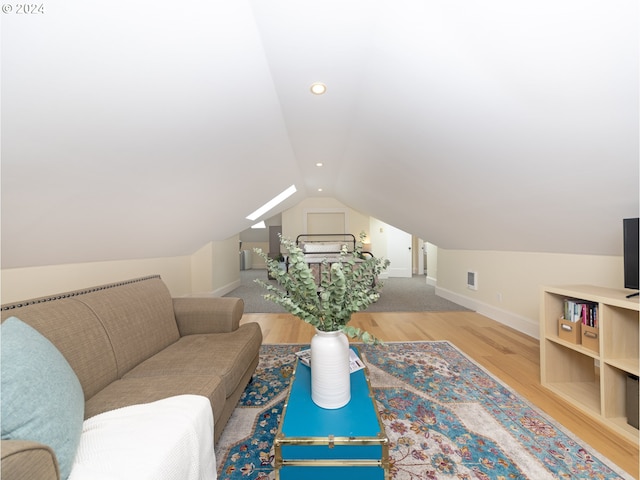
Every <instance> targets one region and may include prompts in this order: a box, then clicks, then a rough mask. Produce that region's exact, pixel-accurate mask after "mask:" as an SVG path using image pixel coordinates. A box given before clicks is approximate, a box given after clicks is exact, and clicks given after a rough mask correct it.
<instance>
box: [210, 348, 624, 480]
mask: <svg viewBox="0 0 640 480" xmlns="http://www.w3.org/2000/svg"><path fill="white" fill-rule="evenodd" d="M307 347H308V346H306V345H263V346H262V351H261V357H260V364H259V366H258V370H257V372H256V376H255V378H254V381H253V382H252V383H251V384H249V386H248V387H247V389H246V391H245V392H244V394H243V396H242V399H241V400H240V404H239V405H238V407H237V408H236V410H235V411H234V413H233V416H232V418H231V420H230V421H229V424H228V425H227V427H226V428H225V431H224V433H223V435H222V437H221V439H220V441H219V442H218V446H217V447H216V459H217V462H218V478H219V479H220V480H236V479H251V480H267V479H270V480H271V479H274V478H275V475H274V472H273V457H274V452H273V439H274V436H275V434H276V432H277V429H278V421H279V417H280V414H281V412H282V408H283V405H284V399H285V396H286V393H287V386H288V385H289V381H290V378H291V375H292V374H293V372H294V368H295V361H296V357H295V354H294V352H296V351H298V350H300V349H302V348H307ZM358 348H359V351H360V356H361V357H362V359H363V360H364V361H365V363H366V364H367V366H368V368H369V375H370V379H371V384H372V386H373V388H374V390H375V397H376V401H377V404H378V408H379V410H380V414H381V417H382V420H383V422H384V424H385V429H386V432H387V436H388V437H389V440H390V449H389V453H390V457H391V478H392V479H394V480H418V479H420V480H422V479H445V478H446V479H456V480H466V479H468V480H471V479H479V480H484V479H500V480H503V479H504V480H507V479H532V480H544V479H557V478H567V479H568V478H571V479H583V478H584V479H592V478H597V479H614V478H624V479H631V478H632V477H631V476H630V475H628V474H626V473H625V472H623V471H622V470H620V469H618V468H617V467H616V466H615V465H613V463H611V462H609V461H608V460H607V459H605V458H604V457H602V456H601V455H599V454H598V453H597V452H594V451H593V450H592V449H591V448H590V447H588V446H586V445H584V444H583V443H581V442H580V440H579V439H576V438H575V437H574V436H572V435H571V434H570V433H568V432H567V431H565V430H564V429H563V428H562V427H561V426H559V425H558V424H557V423H555V422H554V421H552V420H551V419H550V418H549V417H547V416H546V415H544V414H543V413H542V412H540V411H539V410H537V409H536V408H535V407H533V406H532V405H531V404H530V403H528V402H527V401H526V400H524V399H523V398H521V397H520V396H519V395H518V394H517V393H515V392H514V391H513V390H511V389H510V388H509V387H507V386H506V385H504V384H503V383H501V382H500V381H499V380H497V379H495V378H494V377H492V376H491V375H490V374H489V373H488V372H487V371H486V370H484V369H483V368H482V367H481V366H479V365H477V364H476V363H475V362H474V361H472V360H471V359H469V358H468V357H466V356H465V355H464V354H463V353H461V352H460V351H459V350H458V349H457V348H456V347H455V346H453V345H452V344H450V343H449V342H411V343H389V344H387V345H386V346H384V347H370V346H366V345H358ZM300 480H304V479H300ZM334 480H337V479H334Z"/></svg>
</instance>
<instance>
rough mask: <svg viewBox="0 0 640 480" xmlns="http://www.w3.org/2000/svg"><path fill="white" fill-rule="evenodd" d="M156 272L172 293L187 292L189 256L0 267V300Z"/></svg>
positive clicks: (189, 274) (49, 293) (189, 281)
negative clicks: (0, 272)
mask: <svg viewBox="0 0 640 480" xmlns="http://www.w3.org/2000/svg"><path fill="white" fill-rule="evenodd" d="M155 274H159V275H160V276H161V277H162V279H163V280H164V282H165V283H166V284H167V287H168V288H169V290H170V291H171V294H172V295H173V296H180V295H185V294H188V293H190V292H191V268H190V257H188V256H185V257H168V258H152V259H139V260H118V261H113V262H92V263H74V264H65V265H49V266H43V267H27V268H9V269H3V270H2V283H1V284H0V292H1V293H0V298H1V299H2V300H1V301H2V303H11V302H17V301H19V300H27V299H30V298H37V297H43V296H46V295H53V294H55V293H63V292H69V291H73V290H78V289H81V288H86V287H92V286H97V285H104V284H107V283H112V282H118V281H121V280H128V279H132V278H138V277H144V276H147V275H155Z"/></svg>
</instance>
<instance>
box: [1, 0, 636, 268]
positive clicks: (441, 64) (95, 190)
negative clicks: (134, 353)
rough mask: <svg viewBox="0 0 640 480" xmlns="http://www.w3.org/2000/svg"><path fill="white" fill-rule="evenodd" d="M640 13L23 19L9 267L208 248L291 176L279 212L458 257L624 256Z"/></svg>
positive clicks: (6, 79)
mask: <svg viewBox="0 0 640 480" xmlns="http://www.w3.org/2000/svg"><path fill="white" fill-rule="evenodd" d="M638 18H639V16H638V2H637V1H636V0H619V1H616V2H611V1H610V0H601V1H595V0H536V1H523V2H513V1H511V0H480V1H477V0H447V1H436V0H367V1H364V0H349V1H344V0H327V1H325V2H321V3H318V2H304V1H300V0H226V1H218V0H207V1H204V0H185V1H182V2H178V3H176V2H168V1H165V0H153V1H151V0H138V1H134V2H130V1H123V0H115V1H113V0H112V1H108V2H107V1H104V0H102V1H101V0H97V1H92V2H86V1H81V0H65V1H64V2H48V3H45V4H44V11H40V12H37V13H33V14H29V15H24V14H18V13H17V12H15V11H14V12H10V13H5V14H3V15H2V172H1V174H2V267H3V268H15V267H24V266H33V265H50V264H60V263H76V262H87V261H101V260H117V259H130V258H150V257H165V256H176V255H188V254H190V253H193V252H194V251H196V250H197V249H198V248H200V247H201V246H202V245H204V244H206V243H208V242H209V241H211V240H214V241H215V240H223V239H226V238H229V237H230V236H232V235H235V234H236V233H238V232H240V231H242V230H244V229H246V228H247V227H249V226H250V225H251V223H252V222H250V221H248V220H246V219H245V217H246V215H248V214H249V213H251V212H252V211H253V210H255V209H256V208H257V207H259V206H260V205H262V204H263V203H264V202H266V201H267V200H269V199H270V198H271V197H273V196H275V195H276V194H278V193H280V192H281V191H282V190H284V189H285V188H287V187H288V186H289V185H291V184H295V185H296V186H297V188H298V192H297V193H296V194H295V195H294V196H293V197H291V198H290V199H289V200H288V201H287V202H285V203H284V204H282V205H281V206H280V207H279V208H278V210H277V211H272V212H269V213H268V214H266V216H271V215H273V214H274V213H278V212H279V211H282V210H283V209H286V208H289V207H291V206H293V205H295V204H296V203H297V202H299V201H300V200H302V199H304V198H305V197H307V196H311V195H319V196H328V197H334V198H336V199H338V200H340V201H341V202H343V203H345V204H347V205H349V206H350V207H352V208H354V209H357V210H359V211H361V212H363V213H367V214H370V215H372V216H374V217H376V218H379V219H380V220H383V221H385V222H387V223H390V224H392V225H394V226H396V227H398V228H401V229H403V230H405V231H408V232H410V233H413V234H415V235H417V236H420V237H421V238H424V239H426V240H429V241H430V242H432V243H435V244H436V245H438V246H440V247H443V248H452V249H490V250H516V251H533V252H540V251H543V252H558V253H588V254H603V255H619V254H621V247H622V245H621V225H622V218H625V217H631V216H637V215H638V201H639V188H638V184H639V166H638V163H639V160H638V144H639V138H638V129H639V123H638V105H639V98H638V80H639V79H638V44H639V42H638V31H639V29H638ZM316 81H321V82H324V83H326V84H327V86H328V91H327V93H326V94H325V95H323V96H314V95H312V94H310V92H309V86H310V84H311V83H313V82H316ZM317 162H323V163H324V166H323V167H322V168H318V167H316V166H315V164H316V163H317ZM319 188H322V189H323V191H322V192H319V191H318V189H319Z"/></svg>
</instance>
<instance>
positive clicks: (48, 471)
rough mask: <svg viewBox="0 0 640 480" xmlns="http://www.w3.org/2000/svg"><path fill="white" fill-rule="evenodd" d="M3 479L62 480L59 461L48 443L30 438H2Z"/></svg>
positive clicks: (0, 445) (0, 446)
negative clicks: (32, 440)
mask: <svg viewBox="0 0 640 480" xmlns="http://www.w3.org/2000/svg"><path fill="white" fill-rule="evenodd" d="M0 448H1V450H2V478H3V480H22V479H24V480H27V479H28V480H60V471H59V470H58V461H57V460H56V455H55V453H53V450H51V448H49V447H48V446H46V445H43V444H41V443H37V442H31V441H28V440H2V442H1V444H0Z"/></svg>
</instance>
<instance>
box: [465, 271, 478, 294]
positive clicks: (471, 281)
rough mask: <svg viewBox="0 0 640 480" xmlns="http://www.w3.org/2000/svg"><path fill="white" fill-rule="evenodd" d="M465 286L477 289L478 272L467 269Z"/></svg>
mask: <svg viewBox="0 0 640 480" xmlns="http://www.w3.org/2000/svg"><path fill="white" fill-rule="evenodd" d="M467 288H469V289H471V290H478V272H472V271H470V270H467Z"/></svg>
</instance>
